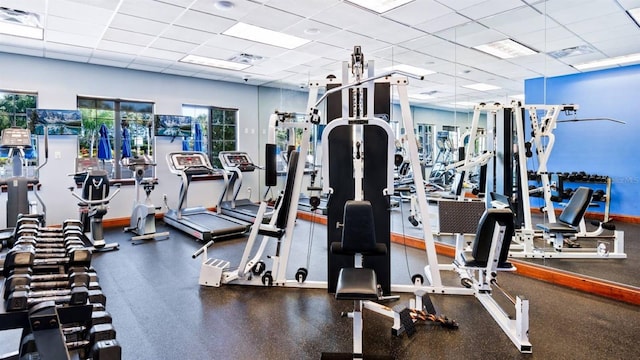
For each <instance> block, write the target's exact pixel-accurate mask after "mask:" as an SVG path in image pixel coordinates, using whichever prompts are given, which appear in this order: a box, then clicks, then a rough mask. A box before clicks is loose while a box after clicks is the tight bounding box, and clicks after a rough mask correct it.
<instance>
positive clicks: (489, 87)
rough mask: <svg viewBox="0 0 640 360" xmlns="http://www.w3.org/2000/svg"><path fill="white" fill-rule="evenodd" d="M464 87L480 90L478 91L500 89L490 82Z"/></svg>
mask: <svg viewBox="0 0 640 360" xmlns="http://www.w3.org/2000/svg"><path fill="white" fill-rule="evenodd" d="M462 87H465V88H467V89H473V90H478V91H489V90H498V89H500V87H499V86H495V85H489V84H484V83H477V84H470V85H463V86H462Z"/></svg>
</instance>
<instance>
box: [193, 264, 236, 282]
mask: <svg viewBox="0 0 640 360" xmlns="http://www.w3.org/2000/svg"><path fill="white" fill-rule="evenodd" d="M229 266H230V263H229V262H228V261H225V260H220V259H211V258H209V259H207V261H205V262H203V263H202V265H201V266H200V278H199V279H198V283H199V284H200V285H204V286H215V287H220V283H221V282H222V272H223V271H224V270H225V269H227V268H229Z"/></svg>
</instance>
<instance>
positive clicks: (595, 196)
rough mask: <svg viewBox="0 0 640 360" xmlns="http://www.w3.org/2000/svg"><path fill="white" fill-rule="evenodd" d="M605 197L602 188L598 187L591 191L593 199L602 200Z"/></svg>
mask: <svg viewBox="0 0 640 360" xmlns="http://www.w3.org/2000/svg"><path fill="white" fill-rule="evenodd" d="M605 199H606V195H605V192H604V190H602V189H598V190H596V191H594V192H593V201H604V200H605Z"/></svg>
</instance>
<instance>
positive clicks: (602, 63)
mask: <svg viewBox="0 0 640 360" xmlns="http://www.w3.org/2000/svg"><path fill="white" fill-rule="evenodd" d="M634 62H640V53H635V54H629V55H623V56H617V57H612V58H608V59H602V60H597V61H590V62H587V63H583V64H576V65H571V66H573V67H574V68H576V69H578V70H588V69H594V68H602V67H612V66H615V65H623V64H629V63H634Z"/></svg>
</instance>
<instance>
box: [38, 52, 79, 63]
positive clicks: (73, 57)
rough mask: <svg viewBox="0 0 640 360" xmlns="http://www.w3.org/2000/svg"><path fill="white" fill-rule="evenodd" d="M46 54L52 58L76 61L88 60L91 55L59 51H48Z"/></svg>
mask: <svg viewBox="0 0 640 360" xmlns="http://www.w3.org/2000/svg"><path fill="white" fill-rule="evenodd" d="M45 56H46V57H47V58H50V59H58V60H66V61H75V62H88V61H89V55H73V54H68V53H59V52H55V51H47V52H46V53H45Z"/></svg>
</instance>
